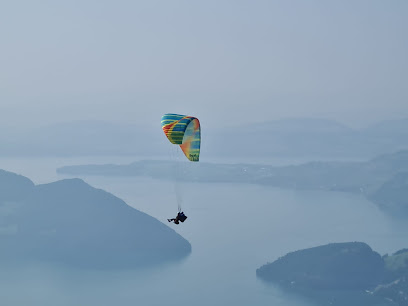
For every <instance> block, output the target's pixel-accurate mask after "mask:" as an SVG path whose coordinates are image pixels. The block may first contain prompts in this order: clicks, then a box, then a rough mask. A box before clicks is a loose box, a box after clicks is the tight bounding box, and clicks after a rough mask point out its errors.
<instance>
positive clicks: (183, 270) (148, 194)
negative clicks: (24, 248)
mask: <svg viewBox="0 0 408 306" xmlns="http://www.w3.org/2000/svg"><path fill="white" fill-rule="evenodd" d="M134 160H135V159H134V158H123V157H121V158H112V157H99V158H81V159H31V160H23V159H2V160H0V168H2V169H5V170H9V171H13V172H17V173H20V174H22V175H25V176H27V177H29V178H30V179H32V180H33V181H34V182H35V183H37V184H38V183H47V182H52V181H55V180H58V179H63V178H65V177H63V176H58V175H57V174H56V173H55V168H56V167H60V166H64V165H71V164H82V163H129V162H132V161H134ZM82 178H83V179H84V180H85V181H86V182H87V183H89V184H91V185H92V186H94V187H97V188H102V189H104V190H106V191H108V192H111V193H113V194H114V195H116V196H118V197H119V198H122V199H123V200H125V201H126V202H127V203H128V204H129V205H130V206H132V207H134V208H136V209H138V210H141V211H143V212H145V213H147V214H149V215H151V216H153V217H155V218H157V219H158V220H160V221H162V222H164V223H165V224H166V225H168V226H170V227H172V228H173V229H175V230H176V231H177V232H178V233H180V234H181V235H182V236H183V237H185V238H186V239H187V240H189V241H190V243H191V245H192V253H191V255H190V256H189V257H187V258H186V259H185V260H184V261H182V262H180V263H177V264H171V265H164V266H161V267H157V268H154V269H148V270H143V271H140V270H138V271H133V270H130V271H92V270H86V271H84V270H76V269H67V268H63V267H56V266H51V265H44V266H34V267H32V266H30V267H19V268H18V269H17V272H16V269H14V268H13V269H11V268H10V269H9V270H7V269H6V271H2V276H0V286H1V293H0V299H1V301H3V302H2V304H4V305H10V306H13V305H98V306H100V305H114V304H116V305H164V304H167V305H179V304H180V303H182V302H183V301H184V302H185V303H187V304H188V305H206V306H208V305H283V306H292V305H293V306H294V305H309V303H308V302H306V301H303V300H300V299H298V298H296V297H293V296H289V295H287V294H286V293H283V292H281V291H280V290H279V289H278V288H275V287H273V286H269V285H265V284H263V283H262V282H261V281H259V280H257V278H256V276H255V271H256V269H257V268H259V267H260V266H261V265H263V264H265V263H267V262H271V261H274V260H276V259H277V258H278V257H280V256H283V255H285V254H286V253H288V252H291V251H295V250H299V249H302V248H307V247H313V246H317V245H321V244H326V243H329V242H344V241H363V242H366V243H368V244H369V245H370V246H371V247H372V248H373V249H374V250H375V251H377V252H379V253H380V254H385V253H392V252H394V251H396V250H398V249H401V248H404V247H408V245H407V240H406V235H405V233H406V232H407V228H406V227H405V226H404V225H401V224H399V225H398V224H395V223H394V222H393V221H392V220H390V219H388V218H387V217H386V216H384V215H383V214H382V213H381V212H380V211H379V210H378V209H377V208H376V207H375V206H374V205H373V204H372V203H370V202H368V201H367V200H366V199H364V198H363V197H361V196H356V195H350V194H346V193H335V192H320V191H292V190H282V189H276V188H268V187H264V186H256V185H249V184H208V183H205V184H204V183H193V184H189V183H180V184H177V186H175V183H174V182H171V181H162V180H154V179H149V178H138V177H136V178H118V177H82ZM176 187H177V188H176ZM176 189H177V190H178V193H179V194H180V195H181V198H182V201H183V203H182V204H183V209H184V211H185V212H186V214H187V215H188V217H189V218H188V220H187V221H186V222H185V223H184V224H182V225H178V226H177V225H175V224H169V223H168V222H167V221H166V219H167V218H169V217H173V216H174V215H175V214H176V211H177V203H176V191H175V190H176ZM90 222H92V220H90Z"/></svg>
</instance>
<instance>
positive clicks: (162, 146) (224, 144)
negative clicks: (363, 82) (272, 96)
mask: <svg viewBox="0 0 408 306" xmlns="http://www.w3.org/2000/svg"><path fill="white" fill-rule="evenodd" d="M201 124H202V141H203V145H202V157H203V158H204V157H205V156H209V157H218V158H220V157H222V158H225V157H226V156H231V157H235V158H239V157H241V158H243V157H245V158H248V157H252V158H259V157H285V158H289V157H290V158H296V157H307V158H310V159H317V158H331V159H340V158H371V157H373V156H376V155H379V154H385V153H390V152H394V151H397V150H403V149H408V119H402V120H390V121H384V122H379V123H377V124H374V125H371V126H369V127H366V128H364V129H358V130H357V129H352V128H349V127H347V126H346V125H344V124H341V123H338V122H336V121H334V120H328V119H311V118H294V119H281V120H275V121H270V122H261V123H254V124H245V123H243V124H241V125H239V126H234V127H228V128H213V127H211V126H208V125H206V123H205V122H201ZM5 130H7V133H5V132H0V140H1V141H2V144H3V148H2V150H1V152H0V155H2V156H7V155H12V156H16V155H21V156H38V155H41V156H50V155H51V156H85V155H88V156H89V155H94V156H101V155H105V156H106V155H142V156H143V155H145V156H146V155H147V156H151V155H154V156H167V155H166V154H167V153H168V151H167V150H166V148H167V146H168V143H167V139H166V137H165V136H164V134H163V133H162V131H161V128H160V122H159V119H158V123H157V127H155V125H154V124H152V126H142V125H137V124H134V125H133V124H117V123H111V122H104V121H77V122H68V123H59V124H54V125H50V126H45V127H41V128H35V129H27V130H24V129H20V130H15V129H10V128H8V129H5ZM226 139H228V141H225V140H226ZM227 154H228V155H227Z"/></svg>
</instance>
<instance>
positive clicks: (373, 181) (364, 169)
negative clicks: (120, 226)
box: [57, 150, 408, 218]
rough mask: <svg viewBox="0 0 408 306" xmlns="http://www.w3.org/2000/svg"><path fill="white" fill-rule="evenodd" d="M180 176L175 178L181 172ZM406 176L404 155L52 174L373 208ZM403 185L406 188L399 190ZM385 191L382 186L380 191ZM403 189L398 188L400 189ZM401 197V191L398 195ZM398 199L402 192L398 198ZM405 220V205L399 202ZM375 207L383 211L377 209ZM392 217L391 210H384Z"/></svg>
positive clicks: (138, 165)
mask: <svg viewBox="0 0 408 306" xmlns="http://www.w3.org/2000/svg"><path fill="white" fill-rule="evenodd" d="M181 170H182V171H183V172H182V173H180V171H181ZM404 171H405V172H408V150H405V151H399V152H396V153H392V154H385V155H381V156H378V157H376V158H373V159H371V160H368V161H365V162H309V163H304V164H300V165H290V166H281V167H275V166H269V165H252V164H210V163H201V162H200V163H195V164H191V163H190V164H188V167H187V166H186V167H183V166H180V163H179V165H178V164H177V163H174V162H169V161H152V160H150V161H149V160H146V161H139V162H134V163H131V164H129V165H113V164H111V165H78V166H66V167H62V168H59V169H57V172H58V173H60V174H64V175H74V176H78V175H105V176H148V177H153V178H158V179H174V178H175V176H174V175H175V173H179V175H178V179H179V180H186V181H189V182H213V183H222V182H225V183H251V184H261V185H265V186H273V187H280V188H290V189H315V190H327V191H342V192H352V193H359V194H363V195H364V196H366V197H368V198H369V199H371V200H373V202H375V203H377V204H378V203H379V202H378V201H376V200H375V198H377V199H378V200H379V201H383V200H381V197H380V195H379V193H376V191H377V190H378V189H379V188H380V187H381V186H382V185H383V184H384V183H386V182H387V181H388V180H390V179H392V178H393V177H394V176H395V175H397V174H398V173H400V172H404ZM404 186H405V185H404ZM384 188H386V187H384ZM401 188H402V190H403V187H401ZM401 192H402V191H401ZM399 194H401V193H399ZM404 199H405V198H404ZM398 203H400V204H401V205H402V206H405V208H401V210H400V211H405V212H406V214H403V215H401V214H399V216H401V217H404V218H405V217H407V216H408V203H406V200H401V201H399V202H398ZM380 207H385V208H386V207H387V206H386V205H382V206H381V205H380ZM386 211H387V212H389V213H393V210H391V209H389V210H388V209H386Z"/></svg>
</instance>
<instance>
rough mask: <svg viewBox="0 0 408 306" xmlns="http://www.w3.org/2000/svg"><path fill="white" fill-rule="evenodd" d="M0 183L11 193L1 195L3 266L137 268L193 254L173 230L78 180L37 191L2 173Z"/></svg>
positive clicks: (0, 255) (24, 180) (19, 178)
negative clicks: (29, 263)
mask: <svg viewBox="0 0 408 306" xmlns="http://www.w3.org/2000/svg"><path fill="white" fill-rule="evenodd" d="M0 182H2V183H4V182H9V186H11V187H12V189H11V190H12V191H13V192H11V193H8V194H0V245H1V246H2V252H0V258H1V259H2V262H3V263H4V262H8V261H10V260H12V261H15V260H33V261H46V262H60V263H65V264H70V265H74V266H81V267H96V268H118V267H138V266H146V265H150V264H157V263H164V262H168V261H174V260H180V259H182V258H184V257H185V256H187V255H188V254H189V253H190V252H191V245H190V244H189V243H188V241H186V240H185V239H184V238H182V237H181V236H180V235H179V234H177V233H176V232H175V231H174V230H173V229H171V228H169V227H168V226H166V225H164V224H163V223H161V222H159V221H158V220H156V219H154V218H152V217H150V216H148V215H146V214H144V213H142V212H140V211H138V210H136V209H134V208H132V207H130V206H128V205H127V204H126V203H125V202H123V201H122V200H120V199H119V198H117V197H115V196H113V195H112V194H110V193H107V192H105V191H103V190H101V189H95V188H93V187H91V186H90V185H88V184H86V183H85V182H84V181H82V180H80V179H67V180H61V181H57V182H54V183H49V184H43V185H34V184H33V183H32V182H31V181H29V180H28V179H27V178H25V177H22V176H17V175H15V174H14V173H10V172H6V171H0ZM14 191H17V192H14Z"/></svg>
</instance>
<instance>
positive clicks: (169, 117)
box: [161, 114, 201, 161]
mask: <svg viewBox="0 0 408 306" xmlns="http://www.w3.org/2000/svg"><path fill="white" fill-rule="evenodd" d="M161 125H162V129H163V132H164V134H166V136H167V138H168V139H169V141H170V142H171V143H173V144H177V145H180V148H181V150H182V151H183V153H184V155H185V156H186V157H187V158H188V159H189V160H191V161H199V158H200V145H201V131H200V121H199V120H198V119H197V118H195V117H191V116H184V115H178V114H165V115H163V117H162V120H161Z"/></svg>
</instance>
